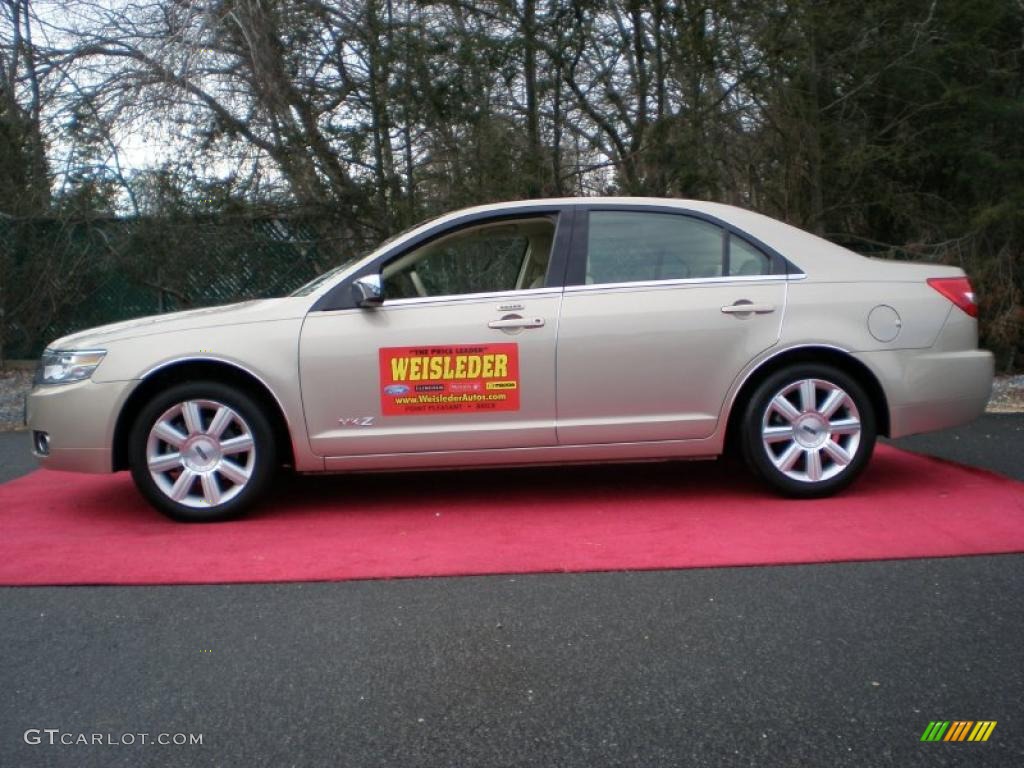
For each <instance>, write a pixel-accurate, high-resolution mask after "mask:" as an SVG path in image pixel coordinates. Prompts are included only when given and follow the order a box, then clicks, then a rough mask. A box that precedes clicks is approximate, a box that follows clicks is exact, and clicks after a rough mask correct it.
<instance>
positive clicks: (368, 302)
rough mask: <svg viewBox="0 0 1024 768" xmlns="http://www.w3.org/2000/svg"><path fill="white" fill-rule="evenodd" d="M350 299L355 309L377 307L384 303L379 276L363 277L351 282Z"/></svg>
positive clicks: (382, 287)
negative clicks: (351, 298) (354, 304)
mask: <svg viewBox="0 0 1024 768" xmlns="http://www.w3.org/2000/svg"><path fill="white" fill-rule="evenodd" d="M352 297H353V299H354V300H355V302H356V306H357V307H379V306H380V305H381V304H383V303H384V286H383V284H382V283H381V279H380V275H363V276H362V277H357V278H356V279H355V280H354V281H353V282H352Z"/></svg>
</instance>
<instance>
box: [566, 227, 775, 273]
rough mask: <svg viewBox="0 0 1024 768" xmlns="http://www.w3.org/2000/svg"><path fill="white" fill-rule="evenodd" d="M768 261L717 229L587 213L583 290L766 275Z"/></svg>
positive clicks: (756, 251)
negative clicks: (586, 287)
mask: <svg viewBox="0 0 1024 768" xmlns="http://www.w3.org/2000/svg"><path fill="white" fill-rule="evenodd" d="M771 268H772V264H771V259H770V258H769V257H767V256H766V255H765V254H763V253H761V251H759V250H757V249H756V248H754V247H753V246H752V245H749V244H748V243H747V242H746V241H744V240H742V239H740V238H738V237H734V236H730V235H729V233H728V232H726V231H725V230H724V229H722V228H721V227H719V226H717V225H715V224H712V223H710V222H707V221H704V220H702V219H698V218H695V217H693V216H685V215H681V214H673V213H647V212H640V211H592V212H591V213H590V220H589V225H588V235H587V271H586V281H587V283H588V284H601V283H632V282H643V281H651V280H686V279H700V278H711V277H723V276H737V275H766V274H770V273H771Z"/></svg>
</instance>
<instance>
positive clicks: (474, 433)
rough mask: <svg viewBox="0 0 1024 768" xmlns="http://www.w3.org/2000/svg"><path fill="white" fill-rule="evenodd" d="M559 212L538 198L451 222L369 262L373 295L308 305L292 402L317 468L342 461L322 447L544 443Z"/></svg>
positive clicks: (551, 400) (551, 401)
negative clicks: (538, 204)
mask: <svg viewBox="0 0 1024 768" xmlns="http://www.w3.org/2000/svg"><path fill="white" fill-rule="evenodd" d="M568 217H571V211H570V212H569V213H568V214H565V213H562V212H561V211H559V210H557V209H553V210H552V209H546V210H545V209H539V210H525V211H521V212H517V213H515V214H514V215H512V216H509V215H505V216H499V217H495V216H493V215H492V216H489V217H484V218H481V217H480V216H479V215H477V216H473V217H472V219H471V220H470V221H456V222H454V223H450V224H448V225H446V226H445V227H444V228H443V230H442V231H440V232H432V233H430V234H429V235H427V236H425V237H420V238H418V239H417V241H416V242H414V243H412V244H407V245H403V246H399V247H398V248H397V250H393V251H391V252H389V253H387V254H386V255H384V256H382V257H381V258H380V259H379V260H378V262H376V263H374V264H371V265H370V267H369V268H368V269H370V270H373V271H375V272H377V273H379V274H380V276H381V278H382V282H383V286H384V302H383V304H382V305H380V306H378V307H374V308H361V307H356V306H347V307H345V306H342V307H340V308H326V309H316V308H314V311H311V312H310V313H309V315H308V316H307V318H306V321H305V323H304V324H303V329H302V336H301V341H300V350H299V354H300V357H299V374H300V379H301V387H302V398H303V407H304V410H305V414H306V424H307V428H308V431H309V440H310V445H311V447H312V449H313V451H314V453H316V454H317V455H320V456H324V457H327V468H328V469H330V468H332V467H335V466H337V467H341V466H342V464H341V463H339V462H337V461H336V462H332V461H331V458H332V457H353V456H368V455H373V454H396V453H402V454H405V453H424V454H433V455H437V454H443V453H445V452H451V451H466V450H483V449H497V448H526V447H537V446H546V445H554V444H555V442H556V437H555V426H554V418H555V341H556V334H557V329H558V314H559V308H560V304H561V296H562V283H563V279H564V265H565V258H566V254H565V252H566V250H567V245H568V239H569V237H570V236H571V226H567V223H568V222H567V221H566V218H568ZM363 272H364V273H365V272H366V270H363ZM353 277H355V276H353ZM341 288H342V289H345V288H346V286H344V285H343V286H341ZM342 295H344V293H343V294H342ZM442 463H443V462H442Z"/></svg>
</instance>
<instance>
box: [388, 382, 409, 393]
mask: <svg viewBox="0 0 1024 768" xmlns="http://www.w3.org/2000/svg"><path fill="white" fill-rule="evenodd" d="M408 391H409V388H408V387H407V386H405V384H388V385H387V386H386V387H384V394H385V395H404V394H405V393H406V392H408Z"/></svg>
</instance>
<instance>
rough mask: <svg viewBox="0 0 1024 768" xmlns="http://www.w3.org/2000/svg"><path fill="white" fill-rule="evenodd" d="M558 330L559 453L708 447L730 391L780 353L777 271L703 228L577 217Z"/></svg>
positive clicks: (775, 260) (752, 250) (722, 232)
mask: <svg viewBox="0 0 1024 768" xmlns="http://www.w3.org/2000/svg"><path fill="white" fill-rule="evenodd" d="M577 222H578V224H577V228H576V235H575V239H574V245H573V254H572V260H571V261H570V267H569V269H570V271H569V275H570V277H569V280H568V281H567V283H572V282H575V283H577V284H576V285H571V284H567V286H566V289H565V297H564V299H563V304H562V314H561V320H560V325H559V340H558V360H557V369H558V370H557V381H558V385H557V388H558V394H557V398H558V439H559V443H560V444H563V445H578V444H589V443H628V442H640V441H657V440H680V439H698V438H705V437H709V436H710V435H711V434H712V433H713V432H714V431H715V429H716V427H717V425H718V420H719V414H720V413H721V412H722V406H723V403H724V400H725V396H726V393H727V392H728V391H729V388H730V386H731V385H732V383H733V381H734V379H735V378H736V376H737V375H739V373H740V372H741V371H742V370H743V369H744V367H745V366H746V365H747V364H748V363H749V362H750V361H751V360H752V359H753V358H754V357H756V356H757V355H758V354H759V353H760V352H762V351H764V350H765V349H767V348H768V347H770V346H772V345H773V344H775V343H776V342H777V341H778V338H779V332H780V328H781V321H782V315H783V309H784V305H785V297H786V282H785V281H786V274H785V272H786V264H785V261H784V260H783V259H782V258H781V256H779V255H778V254H773V253H770V252H768V251H767V249H765V248H764V247H763V246H762V245H760V244H757V243H755V242H754V241H752V240H751V239H749V238H745V237H743V236H742V234H741V233H739V232H736V231H734V230H731V229H730V228H729V227H728V226H727V225H725V224H724V223H722V222H719V221H717V220H713V219H710V217H707V216H701V215H698V214H687V213H684V212H682V211H680V210H678V209H655V208H646V209H645V208H639V207H638V208H635V209H629V208H605V209H601V208H594V209H590V210H589V211H587V212H584V211H579V212H578V213H577Z"/></svg>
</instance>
